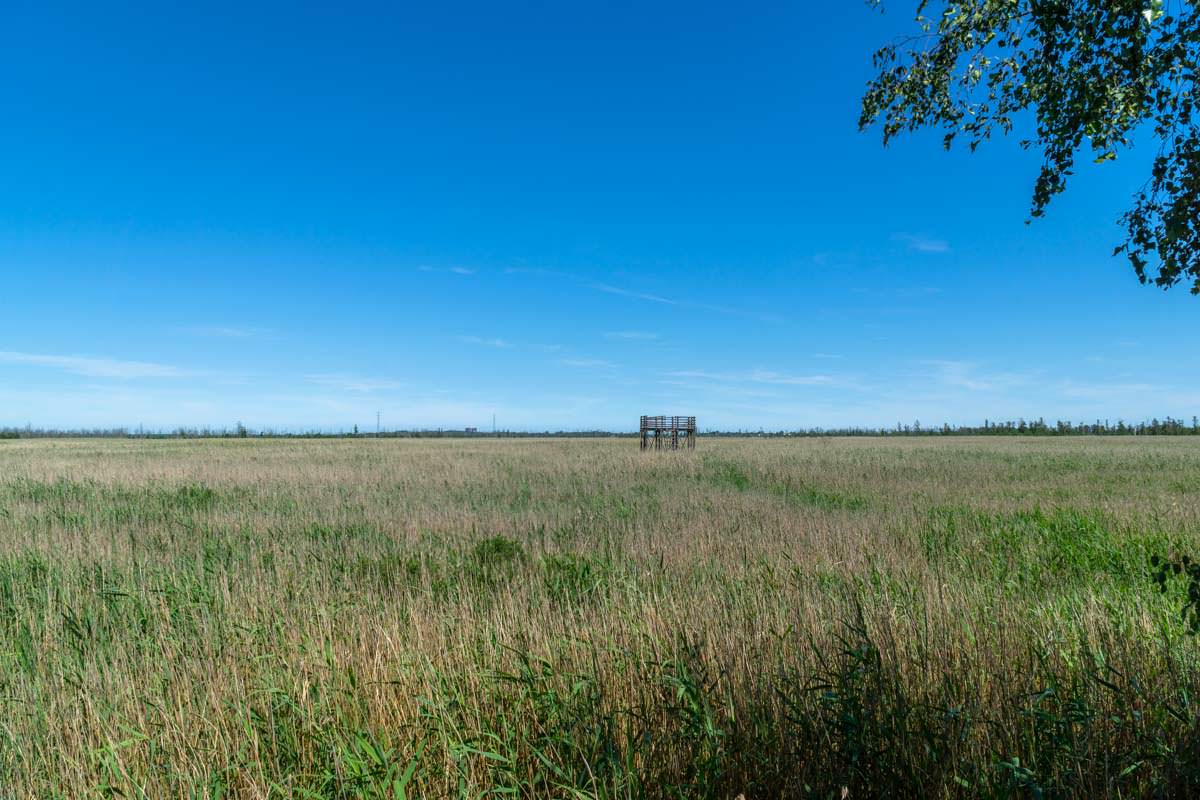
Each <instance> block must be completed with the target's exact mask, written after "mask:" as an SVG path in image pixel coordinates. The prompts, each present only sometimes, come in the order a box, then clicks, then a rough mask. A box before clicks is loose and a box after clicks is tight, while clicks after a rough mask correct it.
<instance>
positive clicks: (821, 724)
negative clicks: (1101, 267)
mask: <svg viewBox="0 0 1200 800" xmlns="http://www.w3.org/2000/svg"><path fill="white" fill-rule="evenodd" d="M1198 498H1200V439H1198V438H1166V437H1163V438H1141V439H1133V438H1129V439H1125V438H1103V439H1099V438H1097V439H1086V438H1070V439H1047V438H1029V439H1018V438H1012V439H998V438H986V439H965V438H964V439H960V438H953V439H946V440H939V439H935V438H918V439H904V440H900V439H895V440H879V439H793V440H783V439H759V440H752V439H703V438H702V439H701V440H700V442H699V446H698V449H697V450H696V451H695V452H694V453H647V454H643V453H639V452H638V449H637V443H636V440H634V439H599V440H579V439H576V440H558V439H544V440H532V439H530V440H518V439H512V440H506V439H499V440H492V439H475V440H432V439H426V440H400V439H393V440H389V439H384V440H261V441H258V440H227V441H220V440H203V441H180V440H171V441H134V440H128V441H126V440H59V441H33V440H19V441H0V798H26V797H39V798H40V797H62V798H86V797H106V796H121V797H127V798H175V797H178V798H185V797H187V798H193V797H213V798H215V797H248V798H265V797H279V798H284V797H288V798H290V797H345V798H351V797H355V798H357V797H363V798H369V797H396V798H399V797H405V798H443V797H481V796H491V795H502V796H518V797H527V798H532V797H564V798H586V797H605V798H617V797H620V798H640V797H647V798H667V797H677V798H690V797H712V798H730V800H732V798H735V797H737V796H738V795H744V796H745V798H746V800H756V799H757V798H769V797H771V798H773V797H807V796H812V797H842V796H843V787H845V789H846V790H848V797H850V798H866V797H879V796H891V797H977V796H988V797H1100V796H1113V797H1117V796H1119V797H1141V796H1185V795H1187V794H1189V793H1191V792H1193V791H1194V790H1195V789H1196V787H1197V786H1198V785H1200V722H1198V717H1197V715H1198V713H1200V705H1198V703H1200V699H1198V698H1197V690H1198V689H1200V659H1198V658H1197V656H1198V654H1200V639H1198V637H1194V636H1192V635H1190V634H1189V632H1188V627H1187V625H1185V624H1184V622H1183V621H1182V620H1181V615H1180V610H1181V608H1182V607H1183V604H1184V602H1185V598H1186V584H1185V580H1184V579H1183V578H1172V579H1170V580H1168V581H1167V592H1166V593H1165V594H1164V593H1161V592H1159V590H1158V588H1157V586H1156V584H1155V583H1154V581H1153V580H1152V569H1151V567H1150V559H1151V556H1153V555H1160V556H1168V555H1169V556H1180V555H1183V554H1191V555H1193V556H1200V504H1198V502H1197V500H1198Z"/></svg>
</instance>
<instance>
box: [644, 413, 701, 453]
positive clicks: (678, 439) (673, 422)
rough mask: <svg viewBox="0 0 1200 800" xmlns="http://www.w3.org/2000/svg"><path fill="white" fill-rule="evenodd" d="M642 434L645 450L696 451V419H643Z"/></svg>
mask: <svg viewBox="0 0 1200 800" xmlns="http://www.w3.org/2000/svg"><path fill="white" fill-rule="evenodd" d="M641 433H642V449H643V450H649V449H650V448H651V447H653V448H654V449H655V450H664V449H669V450H678V449H679V448H680V447H681V446H683V447H686V448H687V449H688V450H695V449H696V418H695V417H642V430H641ZM651 442H653V444H651Z"/></svg>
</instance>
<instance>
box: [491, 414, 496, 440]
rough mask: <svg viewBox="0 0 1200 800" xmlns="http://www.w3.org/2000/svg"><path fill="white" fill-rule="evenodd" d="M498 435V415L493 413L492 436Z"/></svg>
mask: <svg viewBox="0 0 1200 800" xmlns="http://www.w3.org/2000/svg"><path fill="white" fill-rule="evenodd" d="M495 435H496V414H495V412H492V436H495Z"/></svg>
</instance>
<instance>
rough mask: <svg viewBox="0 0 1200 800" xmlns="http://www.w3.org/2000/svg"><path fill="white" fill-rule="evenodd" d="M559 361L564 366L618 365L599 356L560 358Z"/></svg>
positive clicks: (585, 367)
mask: <svg viewBox="0 0 1200 800" xmlns="http://www.w3.org/2000/svg"><path fill="white" fill-rule="evenodd" d="M558 363H559V364H562V365H563V366H564V367H576V368H578V369H613V368H615V367H616V366H617V365H616V364H614V363H612V362H611V361H604V360H603V359H599V358H563V359H559V362H558Z"/></svg>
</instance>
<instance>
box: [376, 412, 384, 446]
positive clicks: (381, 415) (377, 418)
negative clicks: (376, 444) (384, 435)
mask: <svg viewBox="0 0 1200 800" xmlns="http://www.w3.org/2000/svg"><path fill="white" fill-rule="evenodd" d="M382 418H383V412H382V411H376V412H375V438H376V439H378V438H379V420H380V419H382Z"/></svg>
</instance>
